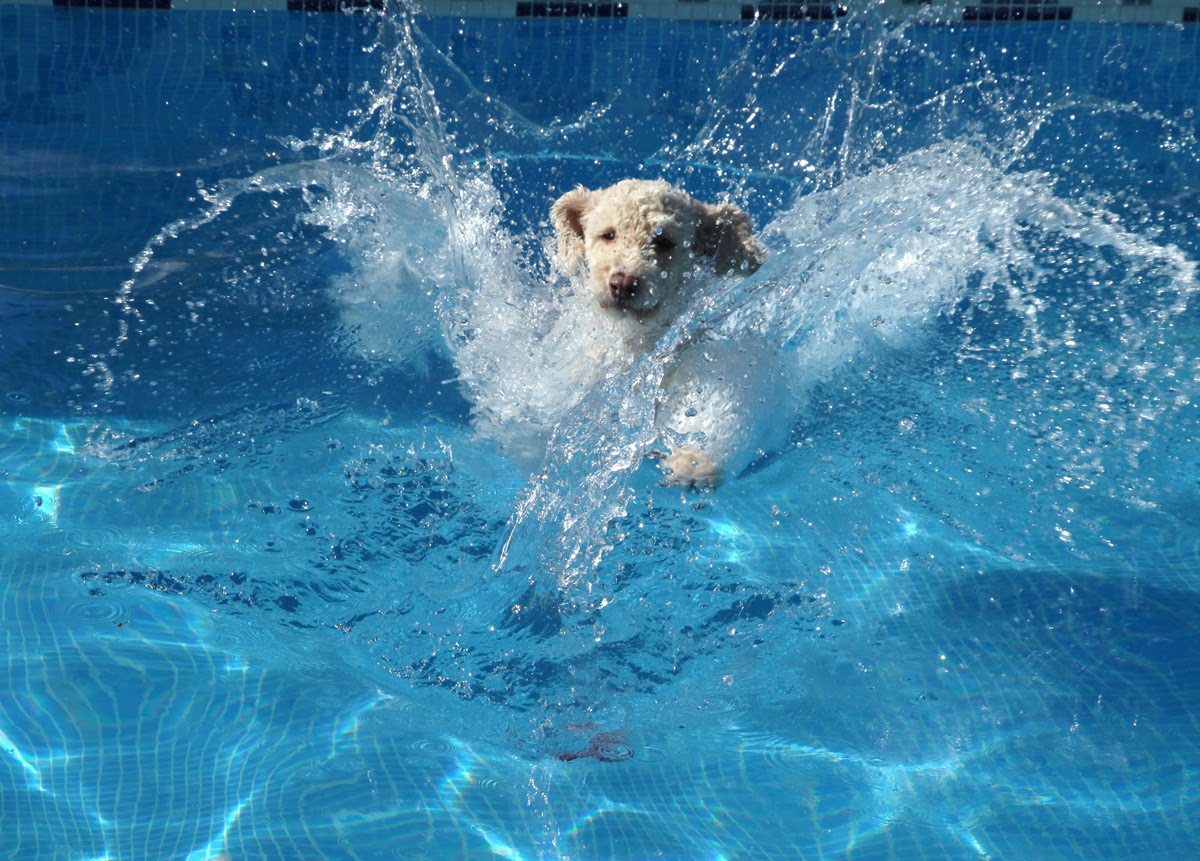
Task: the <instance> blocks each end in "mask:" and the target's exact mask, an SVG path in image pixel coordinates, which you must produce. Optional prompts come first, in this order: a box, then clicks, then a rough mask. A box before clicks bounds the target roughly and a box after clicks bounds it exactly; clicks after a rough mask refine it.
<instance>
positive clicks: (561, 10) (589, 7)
mask: <svg viewBox="0 0 1200 861" xmlns="http://www.w3.org/2000/svg"><path fill="white" fill-rule="evenodd" d="M517 17H518V18H628V17H629V7H628V6H627V5H626V4H624V3H557V2H549V3H518V4H517Z"/></svg>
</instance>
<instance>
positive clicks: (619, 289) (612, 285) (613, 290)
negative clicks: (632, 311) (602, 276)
mask: <svg viewBox="0 0 1200 861" xmlns="http://www.w3.org/2000/svg"><path fill="white" fill-rule="evenodd" d="M641 286H642V279H640V278H635V277H633V276H631V275H626V274H625V273H624V272H614V273H613V274H612V275H609V276H608V292H609V295H611V296H612V297H613V299H615V300H616V301H618V302H628V301H629V300H630V299H632V298H633V297H634V296H636V295H637V294H638V290H639V289H641Z"/></svg>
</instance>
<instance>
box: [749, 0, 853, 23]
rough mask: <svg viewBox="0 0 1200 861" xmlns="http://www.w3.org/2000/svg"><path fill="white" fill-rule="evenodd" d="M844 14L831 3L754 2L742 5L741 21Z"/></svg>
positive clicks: (811, 18)
mask: <svg viewBox="0 0 1200 861" xmlns="http://www.w3.org/2000/svg"><path fill="white" fill-rule="evenodd" d="M845 14H846V7H845V6H838V5H835V4H833V3H756V4H754V5H749V4H747V5H745V6H743V7H742V20H743V21H832V20H834V19H835V18H841V17H843V16H844V15H845Z"/></svg>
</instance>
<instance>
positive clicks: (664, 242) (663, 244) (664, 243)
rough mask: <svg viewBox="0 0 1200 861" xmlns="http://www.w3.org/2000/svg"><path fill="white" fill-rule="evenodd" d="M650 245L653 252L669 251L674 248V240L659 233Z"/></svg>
mask: <svg viewBox="0 0 1200 861" xmlns="http://www.w3.org/2000/svg"><path fill="white" fill-rule="evenodd" d="M650 244H651V245H653V246H654V250H655V251H670V250H671V249H672V248H674V247H675V240H674V239H672V238H671V237H669V236H664V235H663V234H661V233H660V234H658V235H657V236H655V237H654V238H653V239H651V240H650Z"/></svg>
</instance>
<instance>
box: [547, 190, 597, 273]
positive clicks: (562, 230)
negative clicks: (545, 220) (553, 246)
mask: <svg viewBox="0 0 1200 861" xmlns="http://www.w3.org/2000/svg"><path fill="white" fill-rule="evenodd" d="M591 207H592V193H591V192H590V191H588V190H587V189H586V188H584V187H583V186H582V185H577V186H575V189H574V190H573V191H568V192H567V193H566V194H564V195H563V196H562V197H560V198H559V199H558V200H556V201H554V206H552V207H550V221H551V222H553V224H554V232H555V233H556V234H557V235H558V262H559V265H560V266H562V268H563V269H565V270H567V271H568V272H569V271H571V270H572V269H574V268H575V267H576V266H578V265H579V264H580V263H582V262H583V216H584V213H586V212H587V211H588V210H589V209H591Z"/></svg>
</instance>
